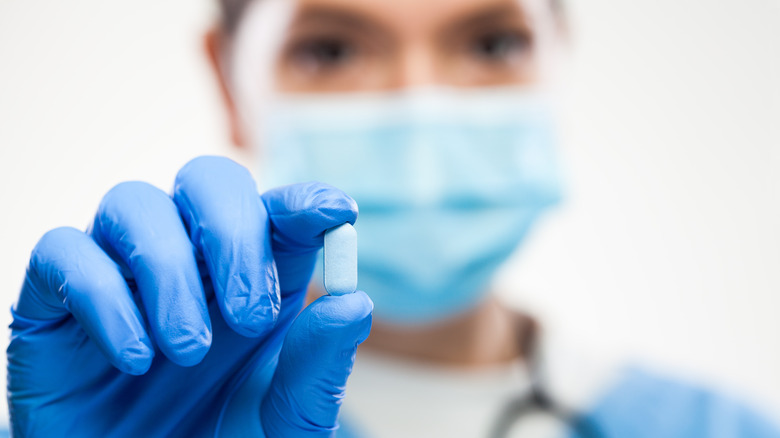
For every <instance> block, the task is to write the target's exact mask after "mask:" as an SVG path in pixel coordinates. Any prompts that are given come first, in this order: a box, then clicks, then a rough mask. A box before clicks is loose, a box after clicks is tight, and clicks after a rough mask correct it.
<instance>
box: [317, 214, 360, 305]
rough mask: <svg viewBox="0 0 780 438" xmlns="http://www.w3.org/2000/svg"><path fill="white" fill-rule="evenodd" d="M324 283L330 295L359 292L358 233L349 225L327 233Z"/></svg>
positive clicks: (323, 249)
mask: <svg viewBox="0 0 780 438" xmlns="http://www.w3.org/2000/svg"><path fill="white" fill-rule="evenodd" d="M322 282H323V284H324V285H325V292H327V293H328V294H329V295H345V294H351V293H353V292H355V290H357V232H356V231H355V228H354V227H352V225H350V224H349V223H345V224H342V225H339V226H337V227H334V228H331V229H329V230H327V231H325V242H324V244H323V247H322Z"/></svg>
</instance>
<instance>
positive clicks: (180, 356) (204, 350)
mask: <svg viewBox="0 0 780 438" xmlns="http://www.w3.org/2000/svg"><path fill="white" fill-rule="evenodd" d="M211 339H212V335H211V330H206V331H203V332H200V333H196V334H191V333H188V334H187V335H185V336H182V337H181V338H179V339H168V341H167V345H166V347H165V351H164V353H165V356H166V357H167V358H168V359H170V360H171V362H173V363H175V364H176V365H179V366H183V367H191V366H195V365H197V364H199V363H200V362H201V361H202V360H203V358H204V357H206V354H208V352H209V349H211ZM161 349H163V348H162V346H161Z"/></svg>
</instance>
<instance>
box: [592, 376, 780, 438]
mask: <svg viewBox="0 0 780 438" xmlns="http://www.w3.org/2000/svg"><path fill="white" fill-rule="evenodd" d="M588 412H589V413H588V414H587V415H586V418H588V419H589V420H590V421H591V422H592V423H594V424H595V425H597V427H598V428H599V429H601V430H602V432H603V434H604V435H605V436H621V437H622V436H630V437H634V438H645V437H647V438H650V437H655V438H657V437H664V438H689V437H702V438H707V437H724V438H726V437H752V438H780V429H778V427H777V426H776V425H775V424H773V423H772V422H771V421H770V420H769V419H768V418H767V417H765V416H763V415H762V414H761V413H759V412H758V411H757V410H755V409H753V408H752V407H750V406H749V405H748V404H746V403H744V402H742V401H740V400H739V399H738V398H737V397H734V396H731V395H729V394H726V393H724V392H721V391H717V390H715V389H712V388H709V387H706V386H704V385H700V384H697V383H692V382H688V381H685V380H682V379H678V378H675V377H671V376H668V375H664V374H662V373H657V372H653V371H649V370H646V369H643V368H639V367H626V368H624V369H623V370H621V371H620V373H619V375H618V376H617V378H616V379H615V380H614V381H613V383H612V384H611V385H609V386H608V387H607V388H606V389H605V391H604V392H603V393H602V394H601V396H600V397H597V398H596V399H595V403H594V404H593V405H592V406H591V408H590V409H589V410H588Z"/></svg>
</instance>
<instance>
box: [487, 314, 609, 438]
mask: <svg viewBox="0 0 780 438" xmlns="http://www.w3.org/2000/svg"><path fill="white" fill-rule="evenodd" d="M537 332H538V330H537V328H536V324H535V323H533V322H531V323H530V326H529V325H526V326H525V327H524V333H528V334H527V335H526V336H525V337H524V339H523V345H522V346H521V350H522V351H523V352H524V356H525V357H526V360H525V366H526V367H527V373H528V376H529V378H530V389H528V390H524V391H523V392H522V394H520V395H518V396H517V397H515V398H513V399H511V400H510V401H509V402H507V403H506V405H505V406H504V408H503V409H502V411H501V412H500V414H499V416H498V418H497V419H496V421H495V423H494V424H493V428H492V430H491V431H490V435H488V436H489V437H490V438H506V437H508V436H509V433H510V432H511V431H512V429H513V428H514V427H515V426H516V425H518V424H519V423H521V422H522V421H523V420H525V419H527V418H528V417H530V416H531V415H533V414H544V415H548V416H550V417H551V418H552V419H554V420H555V421H557V422H559V423H562V424H563V425H564V426H565V427H566V428H567V430H568V431H569V432H573V435H570V436H574V437H577V438H606V435H605V434H604V433H603V432H602V431H601V430H600V429H599V428H598V426H597V425H596V424H595V423H594V422H593V421H591V420H590V419H589V418H588V417H587V416H585V415H583V414H582V413H579V412H577V411H575V410H572V409H568V408H566V407H565V406H563V405H562V404H560V403H558V402H557V401H556V400H555V398H554V397H552V396H551V395H550V393H549V391H547V389H546V385H545V384H544V379H543V377H542V376H543V374H542V368H543V366H542V360H541V356H542V355H541V354H540V350H539V346H538V345H537V344H538V342H537V338H538V336H537Z"/></svg>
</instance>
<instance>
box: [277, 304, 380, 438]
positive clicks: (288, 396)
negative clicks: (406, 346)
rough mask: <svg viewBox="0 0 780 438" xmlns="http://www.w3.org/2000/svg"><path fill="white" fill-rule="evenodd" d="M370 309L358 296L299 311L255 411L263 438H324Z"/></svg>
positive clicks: (333, 423)
mask: <svg viewBox="0 0 780 438" xmlns="http://www.w3.org/2000/svg"><path fill="white" fill-rule="evenodd" d="M373 308H374V304H373V303H372V302H371V299H370V298H368V295H366V294H365V293H364V292H362V291H357V292H355V293H354V294H348V295H342V296H323V297H320V298H319V299H318V300H317V301H315V302H314V303H312V304H311V305H309V306H308V307H307V308H305V309H304V310H303V311H302V312H301V313H300V315H298V317H297V318H296V320H295V322H293V324H292V326H291V327H290V330H289V331H288V333H287V337H286V338H285V340H284V345H283V346H282V351H281V353H280V355H279V364H278V366H277V368H276V373H275V374H274V377H273V380H272V382H271V386H270V388H269V390H268V392H267V394H266V397H265V400H264V401H263V406H262V409H261V415H262V423H263V428H264V429H265V434H266V436H269V437H330V436H332V435H333V433H334V432H335V430H336V429H337V428H338V414H339V408H340V407H341V400H342V398H343V397H344V387H345V386H346V383H347V378H348V377H349V374H350V373H351V372H352V364H353V363H354V361H355V352H356V351H357V346H358V344H360V343H361V342H363V341H364V340H365V339H366V338H367V337H368V333H369V331H370V330H371V312H372V311H373Z"/></svg>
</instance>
